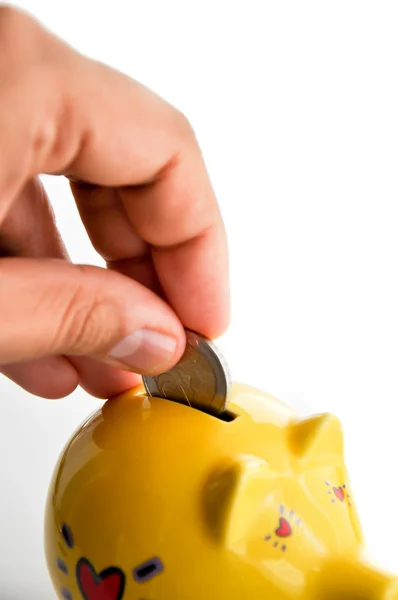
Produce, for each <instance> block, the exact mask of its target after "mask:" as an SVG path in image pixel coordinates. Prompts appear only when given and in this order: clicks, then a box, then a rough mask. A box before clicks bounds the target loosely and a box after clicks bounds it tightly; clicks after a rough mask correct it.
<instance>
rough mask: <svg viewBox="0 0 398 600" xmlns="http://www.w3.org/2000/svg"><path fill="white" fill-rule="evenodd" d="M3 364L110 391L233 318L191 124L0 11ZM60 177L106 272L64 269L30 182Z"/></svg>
mask: <svg viewBox="0 0 398 600" xmlns="http://www.w3.org/2000/svg"><path fill="white" fill-rule="evenodd" d="M0 71H1V74H0V77H1V82H2V83H1V88H0V156H1V161H0V253H1V258H0V371H1V372H3V373H4V374H5V375H6V376H8V377H9V378H11V379H12V380H14V381H15V382H16V383H18V384H19V385H20V386H22V387H23V388H25V389H27V390H28V391H30V392H31V393H33V394H36V395H39V396H42V397H48V398H59V397H64V396H66V395H68V394H69V393H71V392H72V391H73V390H74V389H75V388H76V386H77V385H79V384H80V385H81V386H82V387H83V388H84V389H86V390H87V391H88V392H89V393H90V394H92V395H95V396H97V397H101V398H107V397H110V396H112V395H114V394H116V393H119V392H121V391H123V390H124V389H127V388H129V387H131V386H133V385H135V384H136V383H138V381H139V375H138V374H151V373H157V372H161V371H162V370H165V369H167V368H170V367H171V366H173V365H174V364H175V363H176V362H177V360H178V359H179V358H180V356H181V354H182V352H183V349H184V347H185V335H184V329H183V328H184V327H187V328H189V329H193V330H195V331H197V332H200V333H202V334H204V335H206V336H208V337H212V338H214V337H217V336H218V335H220V334H221V333H223V332H224V331H225V329H226V327H227V325H228V322H229V283H228V264H227V262H228V258H227V245H226V236H225V231H224V227H223V223H222V219H221V216H220V212H219V208H218V205H217V202H216V199H215V196H214V193H213V190H212V187H211V184H210V182H209V178H208V175H207V172H206V168H205V165H204V162H203V159H202V156H201V152H200V149H199V147H198V144H197V142H196V139H195V136H194V133H193V131H192V129H191V127H190V125H189V123H188V122H187V120H186V118H185V117H184V116H183V115H181V114H180V113H179V112H178V111H177V110H175V109H174V108H173V107H171V106H170V105H169V104H167V103H166V102H165V101H164V100H162V99H161V98H159V97H158V96H156V95H155V94H154V93H152V92H151V91H149V90H148V89H146V88H145V87H144V86H142V85H140V84H139V83H137V82H135V81H133V80H131V79H130V78H128V77H126V76H124V75H122V74H120V73H119V72H117V71H114V70H112V69H110V68H108V67H107V66H104V65H103V64H100V63H97V62H95V61H93V60H90V59H88V58H86V57H84V56H82V55H80V54H78V53H77V52H76V51H74V50H73V49H72V48H70V47H69V46H68V45H67V44H65V43H64V42H62V41H61V40H59V39H58V38H56V37H55V36H53V35H52V34H50V33H49V32H48V31H47V30H45V29H44V28H43V27H41V25H40V24H39V23H37V22H36V21H35V20H34V19H33V18H31V17H30V16H28V15H26V14H25V13H23V12H21V11H19V10H17V9H14V8H10V7H5V6H2V7H0ZM42 173H46V174H57V175H65V176H66V177H68V178H69V180H70V182H71V189H72V193H73V196H74V198H75V201H76V204H77V207H78V210H79V213H80V216H81V219H82V222H83V224H84V226H85V228H86V231H87V234H88V236H89V238H90V240H91V242H92V244H93V246H94V248H95V249H96V250H97V252H98V253H99V254H100V255H101V256H102V257H103V258H104V260H105V261H106V266H107V268H98V267H93V266H82V265H73V264H72V263H71V262H70V260H69V259H68V255H67V251H66V249H65V247H64V245H63V243H62V240H61V238H60V236H59V233H58V232H57V229H56V225H55V222H54V218H53V213H52V210H51V206H50V203H49V201H48V198H47V196H46V193H45V191H44V189H43V187H42V185H41V182H40V180H39V179H38V175H40V174H42Z"/></svg>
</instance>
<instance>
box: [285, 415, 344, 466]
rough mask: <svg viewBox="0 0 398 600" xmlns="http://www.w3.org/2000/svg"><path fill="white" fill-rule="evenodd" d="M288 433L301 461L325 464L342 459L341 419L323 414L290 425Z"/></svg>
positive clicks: (293, 450)
mask: <svg viewBox="0 0 398 600" xmlns="http://www.w3.org/2000/svg"><path fill="white" fill-rule="evenodd" d="M287 435H288V439H289V445H290V448H291V452H292V454H293V456H295V457H296V458H297V459H298V460H299V461H300V462H304V463H314V464H325V462H329V461H335V460H336V459H337V460H338V459H341V458H342V457H343V452H344V439H343V432H342V427H341V423H340V421H339V420H338V419H337V418H336V417H335V416H333V415H329V414H322V415H316V416H313V417H310V418H308V419H304V420H302V421H297V422H296V423H293V424H291V425H289V426H288V428H287Z"/></svg>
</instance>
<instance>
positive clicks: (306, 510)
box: [45, 384, 398, 600]
mask: <svg viewBox="0 0 398 600" xmlns="http://www.w3.org/2000/svg"><path fill="white" fill-rule="evenodd" d="M45 529H46V532H45V542H46V557H47V563H48V567H49V572H50V575H51V579H52V582H53V584H54V587H55V590H56V593H57V594H58V597H59V598H63V599H64V600H65V599H66V600H78V599H79V600H81V599H84V600H133V599H134V600H260V599H261V600H264V599H267V600H282V599H283V600H287V599H293V598H294V599H295V600H298V599H303V600H304V599H305V600H332V599H333V600H376V599H379V600H381V599H382V600H393V599H394V598H397V599H398V584H397V583H396V582H395V579H394V578H393V577H391V576H389V575H387V574H383V573H379V572H377V571H376V570H374V569H372V567H371V566H370V565H368V564H367V563H366V560H365V558H364V554H363V544H362V536H361V530H360V525H359V522H358V517H357V513H356V509H355V501H354V499H353V495H352V491H351V488H350V484H349V480H348V475H347V471H346V468H345V464H344V457H343V438H342V431H341V427H340V423H339V421H338V420H337V419H336V418H335V417H333V416H331V415H320V416H314V417H311V418H308V419H305V420H300V419H299V418H298V417H297V415H296V414H295V413H294V412H293V411H292V410H291V409H290V408H289V407H287V406H286V405H284V404H283V403H281V402H279V401H278V400H276V399H274V398H273V397H271V396H269V395H267V394H263V393H262V392H259V391H258V390H255V389H253V388H250V387H248V386H243V385H240V384H235V385H234V387H233V393H232V399H231V403H230V405H229V409H228V412H227V413H225V414H224V415H223V417H222V418H218V417H214V416H211V415H208V414H205V413H203V412H201V411H199V410H196V409H193V408H190V407H188V406H183V405H181V404H177V403H175V402H171V401H168V400H164V399H158V398H148V397H147V396H146V395H145V393H144V391H143V388H136V389H134V390H132V391H130V392H128V393H125V394H123V395H122V396H119V397H118V398H115V399H112V400H110V401H108V402H106V403H105V404H104V405H103V407H102V408H101V409H100V410H99V411H98V412H97V413H95V414H94V415H93V416H92V417H91V418H90V419H89V420H88V421H87V422H86V423H84V424H83V425H82V427H81V428H80V429H79V430H78V431H77V432H76V433H75V434H74V436H73V437H72V439H71V440H70V441H69V443H68V445H67V447H66V449H65V450H64V452H63V454H62V456H61V458H60V461H59V463H58V465H57V468H56V470H55V473H54V477H53V480H52V483H51V487H50V492H49V497H48V504H47V510H46V527H45Z"/></svg>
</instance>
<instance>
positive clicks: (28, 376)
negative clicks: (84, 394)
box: [0, 356, 79, 400]
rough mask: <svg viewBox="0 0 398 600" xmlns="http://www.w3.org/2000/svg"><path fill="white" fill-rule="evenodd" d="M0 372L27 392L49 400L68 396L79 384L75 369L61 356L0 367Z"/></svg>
mask: <svg viewBox="0 0 398 600" xmlns="http://www.w3.org/2000/svg"><path fill="white" fill-rule="evenodd" d="M0 372H1V373H3V375H5V376H6V377H8V379H11V380H12V381H14V382H15V383H16V384H17V385H19V386H20V387H22V388H23V389H25V390H26V391H27V392H30V393H31V394H34V395H35V396H40V397H41V398H47V399H49V400H57V399H59V398H64V397H65V396H69V394H71V393H72V392H73V391H74V390H75V389H76V388H77V386H78V384H79V375H78V373H77V371H76V369H75V368H74V366H73V365H72V364H71V363H70V362H69V361H68V360H67V359H66V358H63V357H61V356H60V357H58V356H49V357H43V358H39V359H37V360H30V361H26V362H22V363H16V364H9V365H1V366H0Z"/></svg>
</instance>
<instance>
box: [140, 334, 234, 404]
mask: <svg viewBox="0 0 398 600" xmlns="http://www.w3.org/2000/svg"><path fill="white" fill-rule="evenodd" d="M186 338H187V344H186V348H185V351H184V354H183V356H182V357H181V359H180V360H179V362H178V363H177V364H176V365H175V367H173V368H172V369H170V370H169V371H166V372H165V373H161V374H160V375H156V376H149V377H148V376H144V377H143V382H144V386H145V389H146V392H147V394H148V395H149V396H156V397H158V398H166V399H168V400H173V401H175V402H180V403H182V404H187V405H188V406H192V407H193V408H197V409H200V410H202V411H203V412H207V413H212V414H214V415H220V414H221V413H223V412H224V411H225V410H226V408H227V406H228V401H229V395H230V389H231V378H230V374H229V369H228V366H227V364H226V362H225V360H224V358H223V357H222V355H221V353H220V352H219V350H218V349H217V347H216V346H215V344H214V343H213V342H211V341H210V340H208V339H206V338H204V337H203V336H201V335H199V334H197V333H194V332H193V331H186Z"/></svg>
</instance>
